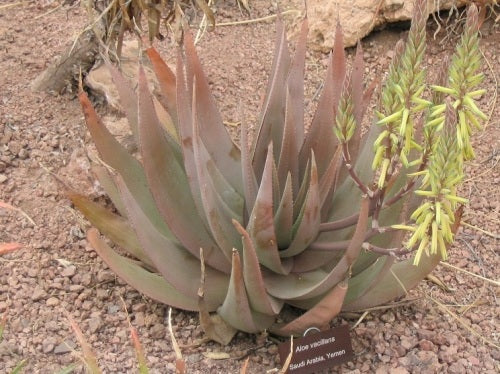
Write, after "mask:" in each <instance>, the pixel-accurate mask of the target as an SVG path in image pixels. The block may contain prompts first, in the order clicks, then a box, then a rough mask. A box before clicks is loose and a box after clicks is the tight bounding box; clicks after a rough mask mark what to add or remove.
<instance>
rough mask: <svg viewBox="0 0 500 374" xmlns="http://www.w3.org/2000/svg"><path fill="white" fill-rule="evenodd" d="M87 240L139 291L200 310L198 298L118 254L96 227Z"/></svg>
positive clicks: (160, 300)
mask: <svg viewBox="0 0 500 374" xmlns="http://www.w3.org/2000/svg"><path fill="white" fill-rule="evenodd" d="M87 240H88V241H89V243H90V244H91V245H92V247H93V248H94V249H95V250H96V252H97V253H98V254H99V256H100V257H101V258H102V259H103V260H104V262H106V264H107V265H108V266H109V267H110V269H111V270H113V271H114V272H115V273H116V274H117V275H118V276H119V277H120V278H122V279H123V280H124V281H125V282H127V283H128V284H129V285H131V286H132V287H134V288H135V289H136V290H138V291H139V292H141V293H143V294H145V295H146V296H149V297H151V298H152V299H155V300H156V301H159V302H161V303H164V304H167V305H171V306H173V307H175V308H181V309H184V310H191V311H196V310H198V305H197V302H196V301H197V300H196V299H193V298H192V297H189V296H187V295H185V294H183V293H181V292H179V291H178V290H177V289H175V288H174V287H173V286H172V285H171V284H169V283H168V282H167V281H166V280H165V279H164V278H163V277H162V276H160V275H158V274H155V273H151V272H150V271H148V270H146V269H144V268H142V267H141V266H139V265H137V263H136V262H135V261H132V260H130V259H128V258H126V257H123V256H120V255H119V254H117V253H116V252H115V251H114V250H112V249H111V248H110V247H109V246H108V245H107V244H106V243H105V242H104V241H103V240H102V239H101V238H100V237H99V233H98V231H97V230H96V229H90V230H89V231H88V232H87Z"/></svg>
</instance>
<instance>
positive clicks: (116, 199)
mask: <svg viewBox="0 0 500 374" xmlns="http://www.w3.org/2000/svg"><path fill="white" fill-rule="evenodd" d="M91 169H92V172H93V173H94V174H95V176H96V177H97V180H98V181H99V184H100V185H101V187H102V188H103V189H104V191H106V195H108V197H109V198H110V199H111V201H112V202H113V205H114V206H115V208H116V210H118V212H120V214H121V215H122V216H123V217H126V216H127V211H126V210H125V206H124V205H123V202H122V198H121V196H120V191H118V188H117V187H116V184H115V181H114V179H113V175H112V171H111V170H109V169H108V168H106V167H105V166H101V165H96V164H94V165H92V166H91Z"/></svg>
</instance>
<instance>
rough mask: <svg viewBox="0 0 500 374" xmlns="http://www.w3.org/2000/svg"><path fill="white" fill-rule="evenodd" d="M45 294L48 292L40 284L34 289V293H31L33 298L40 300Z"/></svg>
mask: <svg viewBox="0 0 500 374" xmlns="http://www.w3.org/2000/svg"><path fill="white" fill-rule="evenodd" d="M45 296H47V292H46V291H45V290H44V289H43V288H41V287H40V286H37V287H36V288H35V289H34V290H33V293H32V294H31V300H33V301H38V300H41V299H43V298H44V297H45Z"/></svg>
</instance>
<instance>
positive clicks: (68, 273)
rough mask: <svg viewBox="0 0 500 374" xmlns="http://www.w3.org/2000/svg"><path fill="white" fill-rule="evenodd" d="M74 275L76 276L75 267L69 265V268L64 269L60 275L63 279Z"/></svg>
mask: <svg viewBox="0 0 500 374" xmlns="http://www.w3.org/2000/svg"><path fill="white" fill-rule="evenodd" d="M75 274H76V266H75V265H70V266H68V267H66V268H64V270H63V271H61V275H62V276H63V277H69V278H71V277H72V276H73V275H75Z"/></svg>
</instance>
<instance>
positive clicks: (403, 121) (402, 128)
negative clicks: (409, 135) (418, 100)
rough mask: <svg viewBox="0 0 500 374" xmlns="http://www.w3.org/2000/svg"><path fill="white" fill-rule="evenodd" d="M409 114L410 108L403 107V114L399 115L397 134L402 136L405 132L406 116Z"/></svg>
mask: <svg viewBox="0 0 500 374" xmlns="http://www.w3.org/2000/svg"><path fill="white" fill-rule="evenodd" d="M409 115H410V110H409V109H408V108H404V109H403V114H402V116H401V124H400V125H399V134H400V135H401V136H403V135H404V134H406V132H407V131H406V125H407V124H408V116H409Z"/></svg>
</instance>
